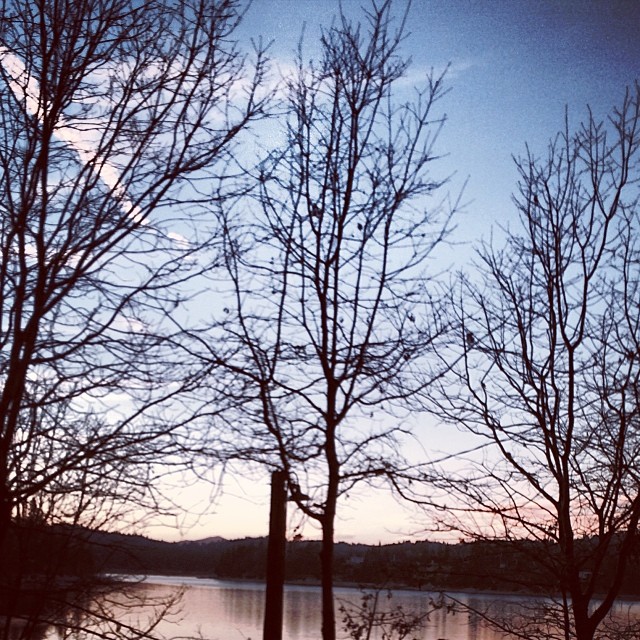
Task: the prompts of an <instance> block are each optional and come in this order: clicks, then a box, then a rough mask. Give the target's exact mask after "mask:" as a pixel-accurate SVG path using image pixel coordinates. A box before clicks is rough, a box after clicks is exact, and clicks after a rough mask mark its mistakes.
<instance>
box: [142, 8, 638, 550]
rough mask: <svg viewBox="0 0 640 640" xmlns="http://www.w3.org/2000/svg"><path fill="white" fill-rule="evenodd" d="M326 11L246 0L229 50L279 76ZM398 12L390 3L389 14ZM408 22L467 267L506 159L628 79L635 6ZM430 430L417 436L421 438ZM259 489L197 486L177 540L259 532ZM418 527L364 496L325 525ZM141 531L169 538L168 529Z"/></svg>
mask: <svg viewBox="0 0 640 640" xmlns="http://www.w3.org/2000/svg"><path fill="white" fill-rule="evenodd" d="M362 5H366V0H343V8H344V10H345V12H346V13H347V14H348V15H349V16H353V17H354V18H356V17H357V16H358V15H359V14H360V7H361V6H362ZM338 6H339V4H338V2H337V0H315V1H312V0H254V2H253V4H252V5H251V7H250V8H249V10H248V13H247V15H246V18H245V21H244V23H243V25H242V28H241V30H240V32H239V33H240V37H241V39H242V40H241V43H242V44H243V45H244V44H248V41H249V38H258V37H259V36H262V37H263V39H264V40H265V41H273V44H272V47H271V49H270V53H271V56H272V58H273V60H274V67H276V68H277V67H278V66H279V67H280V68H286V66H287V65H288V64H289V63H290V62H291V60H292V58H293V56H294V53H295V49H296V47H297V43H298V40H299V38H300V34H301V31H302V28H303V25H305V34H306V35H305V51H306V52H307V57H312V56H313V55H314V53H316V52H317V49H316V42H317V36H318V33H319V26H320V24H325V25H328V24H329V23H330V20H331V16H332V14H334V13H335V12H336V11H337V9H338ZM404 6H405V4H404V3H403V2H400V1H397V2H396V4H395V7H396V9H397V10H398V11H401V10H402V8H403V7H404ZM408 25H409V31H410V35H409V36H408V37H407V40H406V42H405V52H406V54H407V55H408V56H410V57H411V58H412V61H413V64H412V67H411V69H410V71H409V73H410V78H411V79H413V78H416V79H418V80H419V79H421V78H423V77H424V74H425V73H426V71H427V70H428V69H430V68H432V67H433V68H435V69H443V68H444V67H445V66H446V65H447V64H450V65H451V67H450V72H449V76H448V86H449V88H450V93H449V94H448V95H447V97H446V98H445V99H444V100H443V102H442V104H441V107H442V109H443V111H444V112H446V113H447V116H448V123H447V125H446V127H445V130H444V132H443V135H442V137H441V139H440V143H439V147H438V151H439V152H440V153H442V154H446V157H445V158H444V159H443V160H442V161H441V163H440V168H439V171H441V175H446V174H454V175H453V178H452V182H451V189H452V191H453V192H454V193H455V192H456V190H458V189H459V188H460V186H461V185H462V184H463V183H464V182H465V180H467V179H468V183H467V187H466V191H465V198H464V200H465V202H466V203H467V204H466V207H465V209H466V210H465V212H464V213H463V214H462V215H461V216H459V218H458V230H457V232H456V239H457V240H459V241H461V242H466V243H468V244H467V250H465V251H460V250H459V249H457V250H456V255H462V256H464V260H467V259H468V258H469V256H470V255H471V247H472V243H473V242H476V241H477V240H479V239H480V238H483V237H484V238H485V239H488V238H489V235H490V233H491V230H492V228H495V227H496V225H512V226H513V225H514V224H516V222H517V215H516V211H515V207H514V206H513V204H512V202H511V193H512V192H513V191H514V190H515V189H516V179H517V174H516V170H515V167H514V163H513V160H512V156H513V155H519V154H522V153H523V152H524V150H525V144H526V143H528V144H529V146H530V148H531V150H532V151H533V152H534V153H535V154H536V155H543V154H544V153H545V150H546V146H547V142H548V140H549V138H550V137H552V136H553V135H554V134H555V133H556V132H557V131H558V130H559V129H560V128H562V127H563V123H564V113H565V108H568V110H569V118H570V125H572V126H577V125H578V124H579V122H580V121H581V120H582V119H583V118H584V117H585V116H586V115H587V105H590V106H591V108H592V109H593V111H594V113H595V114H596V115H597V116H598V117H605V116H606V114H607V113H609V112H610V111H611V109H612V107H613V106H614V105H616V104H619V103H620V102H621V100H622V97H623V95H624V91H625V88H626V87H627V86H629V85H632V84H633V83H634V82H635V80H636V78H638V77H639V76H640V0H637V1H636V0H624V1H623V0H610V1H606V0H414V2H413V3H412V5H411V9H410V14H409V21H408ZM436 170H437V171H438V169H437V168H436ZM451 260H452V261H453V260H454V258H453V252H452V257H451ZM434 426H435V425H431V426H430V427H427V426H424V425H422V426H421V425H418V428H419V429H420V428H423V432H424V434H425V436H428V432H429V429H431V428H434ZM428 440H429V439H428V437H425V442H427V441H428ZM267 482H268V479H267V478H266V476H265V477H264V478H255V479H254V480H252V481H249V482H243V481H240V480H238V479H235V478H233V477H231V476H228V482H227V485H226V487H225V490H226V493H225V495H224V496H223V497H222V498H221V499H219V501H218V502H217V506H216V507H215V508H214V512H213V513H211V509H210V507H209V498H210V496H209V492H208V490H206V489H203V490H202V493H201V494H197V493H195V492H194V493H193V494H191V495H192V498H191V499H192V500H193V503H194V506H195V508H200V509H201V510H202V511H203V512H205V513H206V514H207V515H204V516H203V517H202V518H200V519H199V520H198V523H197V525H195V526H192V527H191V528H188V527H187V525H188V524H190V522H191V521H185V522H184V523H182V524H183V525H185V527H186V528H183V529H182V531H181V534H178V535H184V536H185V537H188V538H197V537H206V536H209V535H222V536H226V537H241V536H244V535H265V534H266V532H267V518H268V499H267V494H266V491H267V485H266V483H267ZM293 524H294V523H293V521H292V526H293ZM418 528H419V525H418V523H417V521H415V520H414V519H413V518H412V517H410V516H409V515H408V514H407V513H405V512H403V511H402V510H401V509H400V508H398V507H395V506H394V505H393V504H392V503H391V502H390V501H389V500H388V499H387V498H386V497H384V496H382V497H381V496H377V497H376V496H373V495H362V496H360V497H357V498H355V499H354V500H353V501H352V504H351V505H347V507H346V509H343V512H342V517H341V518H339V521H338V523H337V531H338V537H339V538H340V539H344V540H350V541H353V540H362V541H364V542H369V543H375V542H377V541H379V540H382V541H385V542H388V541H393V540H397V539H402V538H406V537H407V534H408V533H410V532H412V531H415V530H416V529H418ZM149 533H150V534H151V535H157V536H163V537H172V538H175V537H176V532H175V530H174V531H173V532H170V531H169V530H163V529H157V530H153V529H152V530H150V531H149Z"/></svg>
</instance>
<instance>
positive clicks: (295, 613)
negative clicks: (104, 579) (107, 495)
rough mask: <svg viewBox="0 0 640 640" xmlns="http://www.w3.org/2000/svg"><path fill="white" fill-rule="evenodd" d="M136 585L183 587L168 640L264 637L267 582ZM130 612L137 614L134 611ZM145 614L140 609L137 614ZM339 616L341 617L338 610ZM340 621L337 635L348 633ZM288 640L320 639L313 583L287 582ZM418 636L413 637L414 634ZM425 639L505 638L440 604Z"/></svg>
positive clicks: (351, 593) (490, 603)
mask: <svg viewBox="0 0 640 640" xmlns="http://www.w3.org/2000/svg"><path fill="white" fill-rule="evenodd" d="M137 589H139V590H141V591H142V593H144V595H145V596H149V597H152V598H156V597H157V598H162V597H165V596H169V595H170V594H171V593H174V592H175V591H176V590H177V589H183V596H182V600H181V604H180V606H179V610H176V611H174V612H173V613H172V614H171V616H170V617H169V619H167V620H163V621H162V622H160V624H159V625H158V627H157V628H156V632H157V633H160V634H161V635H162V636H163V637H165V638H175V637H181V638H196V637H198V638H206V639H208V640H247V639H251V640H259V639H260V638H262V624H263V615H264V585H263V584H261V583H254V582H235V581H225V580H213V579H197V578H189V577H176V578H173V577H166V576H149V577H147V578H146V579H145V581H144V582H142V583H141V584H140V585H139V586H138V587H137ZM361 595H362V594H361V592H360V591H359V590H358V589H349V588H337V589H336V600H337V601H338V603H342V602H352V603H356V604H359V603H360V602H361ZM452 595H453V596H454V597H455V598H456V599H458V600H459V601H460V602H461V603H463V604H465V605H468V606H470V607H472V608H473V609H475V610H476V611H482V610H484V609H486V608H487V607H493V608H494V610H495V611H502V612H509V611H513V610H515V609H516V608H517V607H519V606H521V605H523V604H526V605H527V606H535V605H540V604H543V603H544V602H545V601H544V600H542V599H540V600H536V599H532V598H525V597H521V596H508V595H493V594H452ZM430 598H437V594H429V593H426V592H418V591H403V590H394V591H393V596H392V598H391V599H390V600H389V599H387V597H386V592H382V593H381V595H380V603H381V606H386V607H389V606H391V607H396V606H398V605H401V606H402V607H403V609H404V610H405V611H412V612H416V613H422V614H426V613H427V612H428V611H430ZM129 615H134V614H133V613H131V614H129ZM135 615H136V616H141V615H142V614H141V613H139V612H138V613H136V614H135ZM615 616H616V617H617V618H619V619H623V618H626V617H627V616H630V617H631V618H634V619H640V603H636V602H620V603H618V605H617V606H616V610H615ZM338 617H340V615H339V614H338ZM340 627H341V625H340V624H338V637H341V638H345V637H348V636H347V635H346V633H345V632H344V631H342V630H341V628H340ZM283 637H284V639H285V640H318V639H319V638H320V589H319V588H318V587H314V586H287V587H286V589H285V610H284V634H283ZM409 637H413V636H409ZM416 637H419V638H422V639H423V640H502V639H503V637H504V636H502V635H501V634H499V633H497V632H495V631H494V630H493V629H491V628H489V627H488V625H487V624H486V623H485V622H484V621H483V619H482V617H481V616H480V615H479V614H473V613H471V614H470V613H469V612H458V613H453V612H447V611H446V610H445V609H443V608H441V609H438V610H435V611H433V612H432V613H430V615H429V618H428V620H427V621H426V622H425V626H424V628H423V629H422V630H421V632H419V633H417V634H416Z"/></svg>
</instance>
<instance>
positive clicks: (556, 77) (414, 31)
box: [241, 0, 640, 241]
mask: <svg viewBox="0 0 640 640" xmlns="http://www.w3.org/2000/svg"><path fill="white" fill-rule="evenodd" d="M342 6H343V8H344V10H345V12H346V13H347V15H349V16H351V17H353V18H354V19H356V18H357V17H358V16H359V15H362V12H361V7H362V6H367V2H366V1H363V0H343V2H342ZM405 6H406V4H405V3H404V2H400V1H396V2H395V4H394V7H395V9H396V11H397V13H398V14H400V13H401V12H402V11H403V9H404V7H405ZM338 8H339V2H338V1H337V0H322V1H320V0H315V1H314V0H254V2H253V4H252V5H251V7H250V9H249V11H248V13H247V16H246V20H245V23H244V25H243V27H242V32H241V33H242V36H243V37H247V36H249V37H254V38H257V37H258V36H262V37H263V38H264V41H265V42H268V41H273V44H272V48H271V54H272V56H273V58H274V61H275V63H276V65H277V64H278V62H280V61H283V62H284V63H285V64H286V61H288V60H290V59H291V58H292V56H293V54H294V52H295V49H296V46H297V44H298V41H299V38H300V34H301V32H302V28H303V25H304V26H305V40H304V42H305V50H306V52H307V53H308V55H309V56H312V55H313V54H314V52H315V51H316V49H315V47H316V42H317V35H318V33H319V28H320V25H321V24H324V25H327V24H330V21H331V16H332V15H334V14H335V12H336V11H337V10H338ZM408 31H409V32H410V33H409V36H408V37H407V40H406V42H405V47H404V51H405V52H406V54H407V55H408V56H410V57H411V59H412V61H413V64H412V67H411V69H410V71H409V73H410V74H411V77H412V78H414V77H415V78H416V79H420V78H421V77H424V73H425V72H426V71H427V70H428V69H429V68H432V67H433V68H435V69H442V68H444V67H445V66H446V65H447V64H450V65H451V69H450V73H449V76H448V82H447V84H448V87H449V88H450V93H449V94H448V96H447V97H446V98H445V99H444V100H443V102H442V104H441V106H442V108H443V111H445V112H446V113H447V116H448V123H447V125H446V127H445V130H444V132H443V135H442V138H441V141H440V145H439V151H440V153H443V154H447V158H446V159H445V160H444V161H443V162H442V163H441V170H442V172H443V174H448V173H453V172H455V174H456V175H455V179H454V182H453V183H452V188H453V189H454V190H455V188H456V187H459V186H460V185H461V184H462V183H463V182H464V180H465V179H466V178H467V177H468V178H469V181H468V185H467V189H466V192H465V193H466V198H465V201H466V202H468V206H467V207H466V214H465V216H464V218H462V217H461V218H460V225H459V238H460V239H461V240H464V241H473V240H476V239H478V238H479V237H480V236H485V237H488V234H489V229H490V226H491V223H492V222H499V223H507V222H510V221H512V220H514V218H515V211H514V208H513V206H512V205H511V193H512V192H513V191H514V189H515V182H516V179H517V174H516V171H515V168H514V164H513V161H512V155H519V154H521V153H523V152H524V149H525V143H528V144H529V145H530V146H531V148H532V150H533V151H534V152H536V153H544V151H545V148H546V144H547V141H548V139H549V138H550V137H551V136H552V135H554V134H555V132H557V131H558V129H560V128H561V127H562V126H563V122H564V110H565V107H568V108H569V116H570V122H571V123H574V124H576V125H577V124H578V123H579V121H580V120H582V119H583V118H584V117H585V115H586V114H587V105H590V106H591V107H592V108H593V110H594V112H595V113H596V114H597V115H599V116H604V115H606V114H607V113H609V111H610V110H611V108H612V107H613V106H614V105H616V104H619V103H620V101H621V100H622V97H623V95H624V91H625V87H626V86H628V85H630V84H632V83H633V82H634V81H635V79H636V78H637V77H638V74H639V73H640V2H639V1H638V0H414V1H413V3H412V4H411V7H410V12H409V20H408Z"/></svg>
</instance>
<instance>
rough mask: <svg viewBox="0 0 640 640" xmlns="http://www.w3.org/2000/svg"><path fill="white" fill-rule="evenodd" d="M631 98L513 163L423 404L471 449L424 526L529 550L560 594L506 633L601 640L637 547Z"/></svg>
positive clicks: (637, 355)
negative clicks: (504, 202)
mask: <svg viewBox="0 0 640 640" xmlns="http://www.w3.org/2000/svg"><path fill="white" fill-rule="evenodd" d="M639 99H640V91H639V88H638V86H636V87H635V88H634V90H633V91H629V92H628V93H627V95H626V97H625V99H624V101H623V103H622V105H621V107H620V108H619V109H616V110H615V111H613V113H612V115H611V117H610V118H609V120H608V121H606V122H599V121H597V120H596V118H595V117H594V116H593V115H592V114H590V115H589V118H588V120H587V121H586V122H584V123H583V124H582V125H581V126H580V127H579V128H578V130H577V131H576V132H575V133H571V132H570V131H569V126H568V124H567V126H566V127H565V130H564V131H563V132H562V133H560V134H559V135H558V136H557V137H556V138H555V139H554V140H553V141H552V142H551V144H550V146H549V149H548V153H547V155H546V157H538V156H536V155H534V154H533V152H531V151H528V153H527V155H526V157H524V158H523V159H521V160H519V161H518V163H517V166H518V169H519V173H520V184H519V190H518V193H517V195H516V198H515V202H516V205H517V208H518V211H519V213H520V226H519V229H518V230H507V231H506V243H505V246H504V248H502V249H494V248H492V247H490V246H484V247H482V248H481V249H480V251H479V254H478V256H479V265H478V268H479V271H478V273H477V274H470V275H469V276H467V277H465V278H463V279H462V282H461V284H460V286H459V289H458V294H457V295H458V296H459V297H458V300H457V301H454V308H455V310H456V311H457V314H458V316H457V320H458V326H459V331H458V335H459V336H460V340H459V342H458V344H457V345H456V346H455V347H454V348H452V349H451V350H450V351H449V352H447V353H445V352H443V356H444V357H447V358H449V359H450V361H455V362H456V363H457V364H456V366H455V367H453V368H452V369H451V371H450V372H449V374H448V375H447V376H445V378H444V379H443V381H442V383H441V385H440V391H441V393H440V394H438V398H439V401H438V403H437V406H436V407H435V410H436V411H438V412H439V413H440V414H441V415H444V416H446V417H447V418H448V419H449V420H451V421H452V422H454V423H455V424H457V425H459V426H460V427H461V428H463V429H465V430H467V431H468V432H470V433H471V434H473V435H474V436H475V439H474V442H475V443H478V444H479V445H480V446H479V448H478V449H477V450H476V451H475V452H474V453H471V454H469V455H468V456H467V458H466V459H465V465H464V467H462V468H460V469H459V470H458V471H457V472H456V474H455V475H448V477H447V479H446V480H444V479H443V483H442V488H443V490H444V493H446V495H447V498H446V506H447V510H446V511H443V510H440V511H439V512H438V513H439V515H437V517H438V519H439V521H440V523H441V525H442V526H443V527H446V528H453V529H456V530H458V531H462V532H463V533H464V535H465V536H467V537H474V538H489V539H494V538H496V539H507V540H512V539H518V538H527V539H531V540H535V541H538V542H539V544H532V545H522V544H519V545H517V549H518V550H519V552H520V553H522V554H524V555H528V558H527V562H528V563H529V565H530V566H533V567H538V569H539V571H540V574H541V575H544V576H545V578H544V580H545V583H546V584H541V585H538V586H539V587H540V588H541V589H542V588H544V589H546V590H547V591H548V590H549V589H551V590H552V591H553V593H551V594H550V595H554V596H555V595H556V594H560V597H559V599H558V601H557V603H556V604H554V605H553V606H549V607H548V608H546V610H545V612H544V613H541V612H540V611H538V612H537V613H536V616H537V620H536V621H533V620H532V618H531V616H530V615H526V616H524V617H521V618H520V620H515V619H514V622H513V624H511V625H509V624H508V623H507V622H505V621H503V625H504V626H503V627H502V628H503V629H507V630H509V631H510V632H511V634H512V637H521V638H524V637H526V638H535V637H541V638H551V637H557V638H569V637H572V638H577V639H578V640H592V639H593V638H599V637H612V636H610V635H607V633H609V632H610V630H605V627H604V626H603V621H606V620H605V619H606V616H607V614H608V613H609V612H610V610H611V607H612V605H613V603H614V602H615V600H616V597H617V596H618V594H619V591H620V587H621V584H622V582H623V579H624V576H625V573H626V572H628V571H629V566H630V562H631V560H632V558H633V555H634V554H635V553H637V541H638V518H639V517H640V493H639V492H638V477H639V476H638V473H639V471H640V469H639V467H638V462H637V461H638V454H639V453H640V449H639V447H640V439H639V437H638V435H639V431H638V426H639V423H638V417H639V415H640V414H639V407H640V404H639V403H638V399H639V397H638V392H639V387H638V380H639V375H640V367H639V365H640V350H639V347H640V342H639V340H640V332H639V324H638V323H639V319H640V309H639V308H638V301H639V299H640V298H639V297H638V294H639V289H638V286H639V283H640V280H639V278H638V275H639V274H638V265H639V264H640V263H639V261H638V258H639V255H640V254H639V253H638V250H639V246H638V212H637V206H638V190H637V185H638V167H639V166H640V165H639V164H638V160H639V157H640V147H639V141H640V139H639V136H638V125H639V124H640V100H639ZM470 336H473V339H470ZM443 504H444V498H443V499H442V501H440V505H441V506H442V505H443ZM550 576H551V584H550V583H549V580H550ZM530 586H532V587H535V585H530ZM523 620H524V622H523ZM627 631H628V630H627Z"/></svg>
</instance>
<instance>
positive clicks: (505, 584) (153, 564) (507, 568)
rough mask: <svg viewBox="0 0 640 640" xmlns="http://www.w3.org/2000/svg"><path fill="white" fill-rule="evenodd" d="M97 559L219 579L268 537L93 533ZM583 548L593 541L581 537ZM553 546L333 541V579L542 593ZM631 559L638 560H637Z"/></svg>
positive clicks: (299, 559) (308, 572) (314, 545)
mask: <svg viewBox="0 0 640 640" xmlns="http://www.w3.org/2000/svg"><path fill="white" fill-rule="evenodd" d="M91 539H92V543H93V544H92V545H91V546H92V547H93V554H94V557H95V559H96V561H97V563H96V564H97V565H98V566H100V567H101V569H102V570H103V571H107V572H110V573H136V574H165V575H189V576H198V577H212V578H220V579H248V580H263V579H264V578H265V565H266V553H267V539H266V538H244V539H240V540H226V539H222V538H209V539H206V540H200V541H194V542H173V543H170V542H161V541H156V540H151V539H149V538H144V537H142V536H126V535H120V534H105V533H93V534H92V535H91ZM583 544H584V550H585V553H588V551H589V547H590V546H591V543H590V542H589V541H584V543H583ZM319 552H320V543H319V542H318V541H304V540H301V541H294V542H289V543H288V545H287V566H286V579H287V580H288V581H290V582H308V583H315V582H316V581H317V579H318V575H319V562H318V554H319ZM541 554H547V555H548V556H549V558H551V557H552V556H553V549H551V548H549V546H548V545H544V544H542V543H531V542H520V543H515V542H508V543H506V542H502V543H495V542H492V543H489V542H473V543H460V544H445V543H437V542H428V541H415V542H401V543H397V544H389V545H377V546H369V545H364V544H348V543H338V544H337V545H336V550H335V575H336V580H337V581H338V582H340V583H343V584H354V585H371V584H376V585H384V586H395V587H408V588H415V589H435V590H439V589H483V590H487V589H495V590H501V591H514V592H518V591H523V592H534V593H535V592H541V593H542V592H545V591H547V592H548V590H549V588H550V587H551V588H553V585H554V584H555V580H554V577H553V576H552V575H550V574H542V573H541V572H540V570H539V569H536V567H539V564H537V563H534V562H533V561H532V560H533V558H538V559H539V558H540V555H541ZM636 562H637V560H636ZM637 576H638V571H637V567H635V568H634V567H630V570H629V571H628V572H627V579H626V580H625V583H624V585H623V593H624V594H627V595H640V580H638V578H637Z"/></svg>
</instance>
